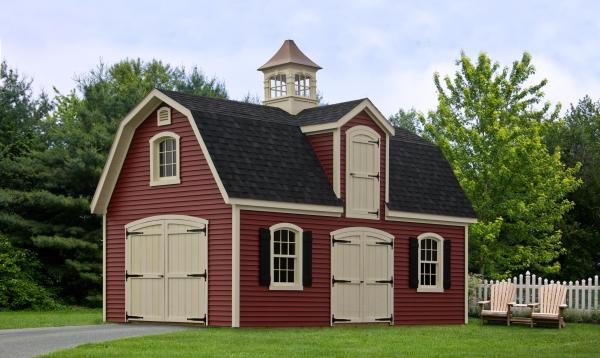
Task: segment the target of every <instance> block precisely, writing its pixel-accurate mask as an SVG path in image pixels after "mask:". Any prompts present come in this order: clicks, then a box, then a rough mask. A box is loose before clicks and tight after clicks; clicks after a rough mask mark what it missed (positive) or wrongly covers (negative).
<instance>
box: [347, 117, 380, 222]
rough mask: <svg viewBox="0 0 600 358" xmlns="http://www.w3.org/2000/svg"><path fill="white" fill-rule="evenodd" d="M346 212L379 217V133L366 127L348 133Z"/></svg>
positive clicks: (360, 215) (353, 214) (349, 214)
mask: <svg viewBox="0 0 600 358" xmlns="http://www.w3.org/2000/svg"><path fill="white" fill-rule="evenodd" d="M346 136H347V139H346V142H347V147H346V148H347V149H346V150H347V155H346V163H347V164H346V173H347V175H346V183H347V184H346V211H347V212H348V216H351V217H360V218H377V217H378V216H379V192H380V185H379V180H380V173H379V168H380V162H379V152H380V151H379V145H380V138H379V135H378V134H377V133H376V132H375V131H373V130H372V129H370V128H368V127H365V126H358V127H353V128H351V129H349V130H348V131H347V132H346Z"/></svg>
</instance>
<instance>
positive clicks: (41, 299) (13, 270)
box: [0, 235, 60, 310]
mask: <svg viewBox="0 0 600 358" xmlns="http://www.w3.org/2000/svg"><path fill="white" fill-rule="evenodd" d="M36 264H39V262H38V261H37V260H36V259H35V257H34V256H33V255H32V254H31V253H30V252H29V251H27V250H24V249H19V248H16V247H14V246H12V245H11V243H10V241H9V240H8V238H7V237H5V236H3V235H0V309H11V310H17V309H28V308H29V309H53V308H58V307H59V306H60V305H59V304H58V303H57V302H56V300H55V299H54V297H53V296H52V295H51V294H50V293H49V292H48V291H47V290H46V289H45V288H43V287H40V286H39V285H38V284H37V283H36V281H35V280H34V279H33V278H32V277H31V273H28V272H26V271H24V270H23V269H22V268H23V267H35V266H36Z"/></svg>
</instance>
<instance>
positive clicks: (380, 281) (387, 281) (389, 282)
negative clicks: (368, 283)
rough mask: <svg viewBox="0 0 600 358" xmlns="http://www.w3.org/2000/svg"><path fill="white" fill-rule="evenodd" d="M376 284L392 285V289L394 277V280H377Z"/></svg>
mask: <svg viewBox="0 0 600 358" xmlns="http://www.w3.org/2000/svg"><path fill="white" fill-rule="evenodd" d="M375 283H388V284H390V285H392V287H394V276H392V278H390V279H389V280H377V281H375Z"/></svg>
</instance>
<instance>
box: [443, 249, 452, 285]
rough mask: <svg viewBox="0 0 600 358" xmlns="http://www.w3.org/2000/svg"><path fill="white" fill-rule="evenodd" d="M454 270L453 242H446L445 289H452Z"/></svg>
mask: <svg viewBox="0 0 600 358" xmlns="http://www.w3.org/2000/svg"><path fill="white" fill-rule="evenodd" d="M451 269H452V242H451V241H450V240H444V288H450V284H451V280H450V276H451Z"/></svg>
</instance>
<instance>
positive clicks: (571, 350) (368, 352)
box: [50, 321, 600, 358]
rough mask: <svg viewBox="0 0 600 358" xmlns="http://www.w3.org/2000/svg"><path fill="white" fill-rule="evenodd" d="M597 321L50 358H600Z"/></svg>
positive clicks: (342, 332)
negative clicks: (565, 325)
mask: <svg viewBox="0 0 600 358" xmlns="http://www.w3.org/2000/svg"><path fill="white" fill-rule="evenodd" d="M599 352H600V325H592V324H569V325H567V327H566V328H565V329H562V330H560V331H559V330H558V329H556V328H533V329H532V328H529V327H524V326H513V327H506V326H500V325H489V326H487V325H486V326H483V327H482V326H480V325H479V323H478V321H472V322H471V323H470V324H469V325H467V326H419V327H407V326H396V327H335V328H301V329H297V328H294V329H285V328H283V329H243V328H242V329H230V328H208V329H202V328H198V329H192V330H187V331H179V332H175V333H170V334H164V335H157V336H146V337H138V338H128V339H121V340H116V341H111V342H105V343H99V344H86V345H82V346H80V347H77V348H73V349H69V350H64V351H60V352H56V353H53V354H50V357H81V356H85V357H111V356H112V357H116V356H118V357H140V356H143V357H165V356H168V357H196V356H214V357H222V356H236V357H238V356H239V357H254V356H266V357H278V358H281V357H283V358H289V357H295V356H302V357H319V356H338V357H367V356H377V357H380V356H406V355H408V356H447V357H465V356H477V357H483V356H486V357H496V356H511V357H512V356H516V357H525V356H526V357H528V358H531V357H541V356H544V357H546V356H569V357H572V356H578V355H579V356H598V355H599V354H600V353H599Z"/></svg>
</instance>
